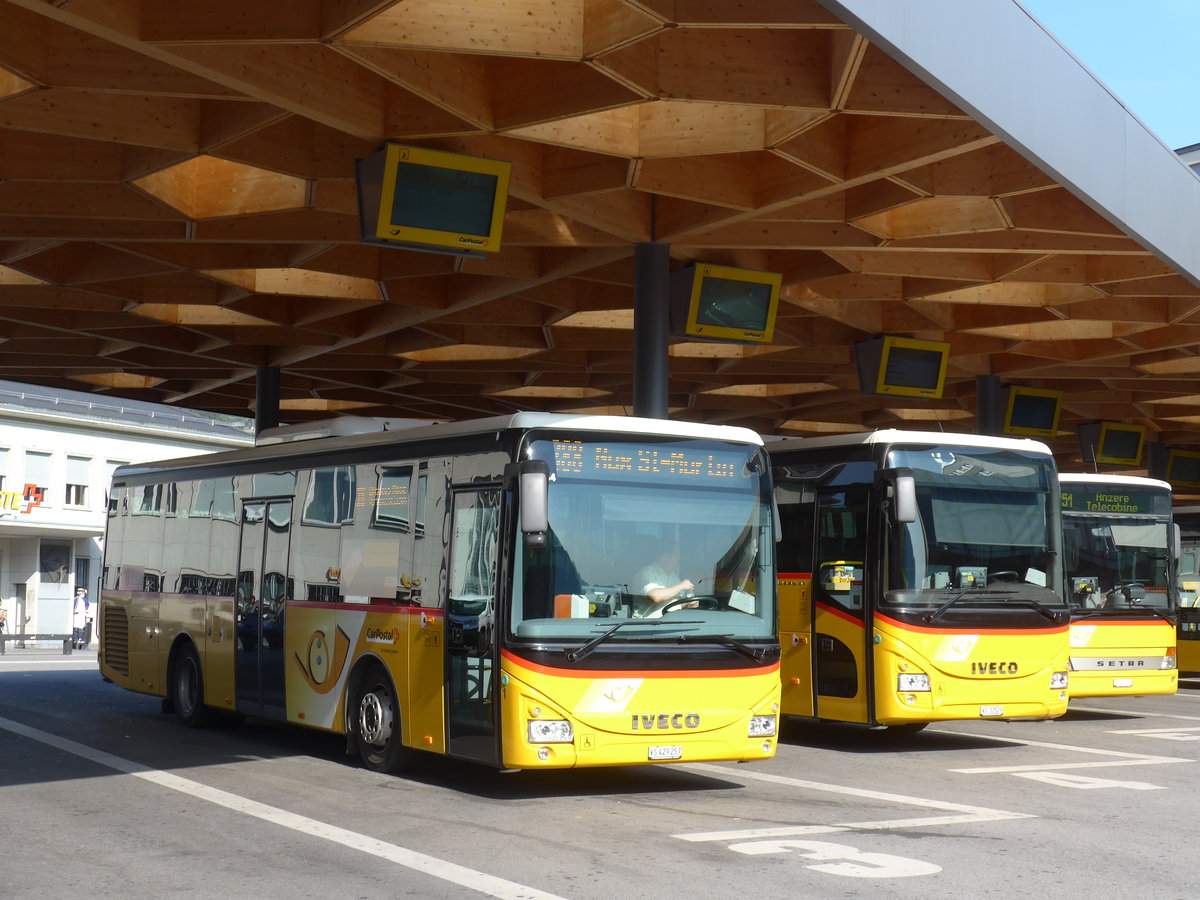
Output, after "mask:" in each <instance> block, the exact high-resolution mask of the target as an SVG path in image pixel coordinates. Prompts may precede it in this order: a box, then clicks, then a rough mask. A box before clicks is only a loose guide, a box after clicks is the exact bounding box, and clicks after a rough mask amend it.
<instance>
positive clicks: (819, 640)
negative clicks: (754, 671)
mask: <svg viewBox="0 0 1200 900" xmlns="http://www.w3.org/2000/svg"><path fill="white" fill-rule="evenodd" d="M868 499H869V489H868V488H867V487H866V486H861V485H855V486H852V487H848V488H822V489H821V490H819V491H818V492H817V518H816V528H815V531H816V534H815V536H814V537H815V540H816V547H815V555H814V558H813V572H812V599H813V603H812V610H813V682H814V691H815V692H816V715H817V717H818V718H821V719H833V720H836V721H840V722H867V721H869V718H870V710H869V701H870V693H869V685H870V678H869V670H870V664H869V661H868V660H869V656H870V647H871V644H870V635H871V627H870V612H869V610H870V608H871V607H872V606H873V604H871V603H869V602H868V597H867V594H866V590H865V589H866V586H867V578H868V577H869V575H868V572H869V560H868V557H867V533H866V531H867V508H868Z"/></svg>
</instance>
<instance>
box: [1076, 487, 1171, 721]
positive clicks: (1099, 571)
mask: <svg viewBox="0 0 1200 900" xmlns="http://www.w3.org/2000/svg"><path fill="white" fill-rule="evenodd" d="M1059 484H1060V485H1061V487H1062V515H1063V555H1064V567H1065V570H1066V575H1067V591H1068V594H1067V597H1068V600H1069V601H1070V604H1071V658H1070V663H1071V668H1070V672H1071V676H1070V677H1071V696H1072V697H1114V696H1128V695H1141V694H1173V693H1175V691H1176V690H1177V689H1178V687H1179V673H1178V670H1177V669H1176V658H1175V626H1176V614H1177V606H1178V602H1177V598H1176V585H1175V578H1174V562H1175V559H1174V557H1175V556H1176V555H1177V554H1176V553H1175V552H1172V547H1177V546H1178V541H1177V540H1176V539H1174V538H1173V535H1174V533H1175V530H1174V528H1173V526H1172V524H1171V486H1170V485H1169V484H1167V483H1166V482H1165V481H1159V480H1157V479H1154V478H1140V477H1136V476H1131V475H1088V474H1067V473H1063V474H1061V475H1059Z"/></svg>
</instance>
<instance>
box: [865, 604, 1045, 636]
mask: <svg viewBox="0 0 1200 900" xmlns="http://www.w3.org/2000/svg"><path fill="white" fill-rule="evenodd" d="M1030 611H1031V612H1032V610H1030ZM875 618H877V619H879V620H880V621H881V622H886V623H887V624H888V625H892V626H894V627H896V628H902V629H904V630H905V631H917V632H920V633H922V634H953V633H958V634H1026V635H1027V634H1062V633H1063V632H1065V631H1066V630H1067V629H1068V627H1069V626H1068V625H1067V624H1066V623H1064V624H1062V625H1053V626H1051V627H1049V628H973V627H969V626H966V625H959V626H955V627H954V628H938V627H937V626H936V625H932V626H926V625H910V624H909V623H908V622H901V621H900V620H899V619H892V618H889V617H888V616H885V615H883V614H882V613H875Z"/></svg>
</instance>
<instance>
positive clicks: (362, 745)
mask: <svg viewBox="0 0 1200 900" xmlns="http://www.w3.org/2000/svg"><path fill="white" fill-rule="evenodd" d="M357 684H358V687H357V688H356V690H355V691H354V697H353V700H354V702H353V705H352V706H351V708H350V716H351V721H350V727H351V728H353V729H354V742H355V745H356V746H357V747H358V755H359V756H361V757H362V761H363V765H364V766H366V767H367V768H368V769H370V770H371V771H372V772H385V773H386V772H398V771H400V770H402V769H405V768H408V767H409V766H411V765H412V763H413V761H414V757H415V755H416V754H415V751H413V750H411V749H409V748H408V747H405V746H404V743H403V741H402V739H401V735H400V704H399V703H398V702H397V701H396V691H395V688H393V687H392V680H391V678H389V677H388V674H387V671H386V670H385V669H384V668H383V667H382V666H378V665H374V666H371V668H370V669H368V670H367V671H366V672H364V673H363V675H362V677H361V678H359V679H358V682H357Z"/></svg>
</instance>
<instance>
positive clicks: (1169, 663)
mask: <svg viewBox="0 0 1200 900" xmlns="http://www.w3.org/2000/svg"><path fill="white" fill-rule="evenodd" d="M1159 668H1160V669H1173V668H1175V657H1174V656H1164V657H1163V658H1162V665H1161V666H1159Z"/></svg>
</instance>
